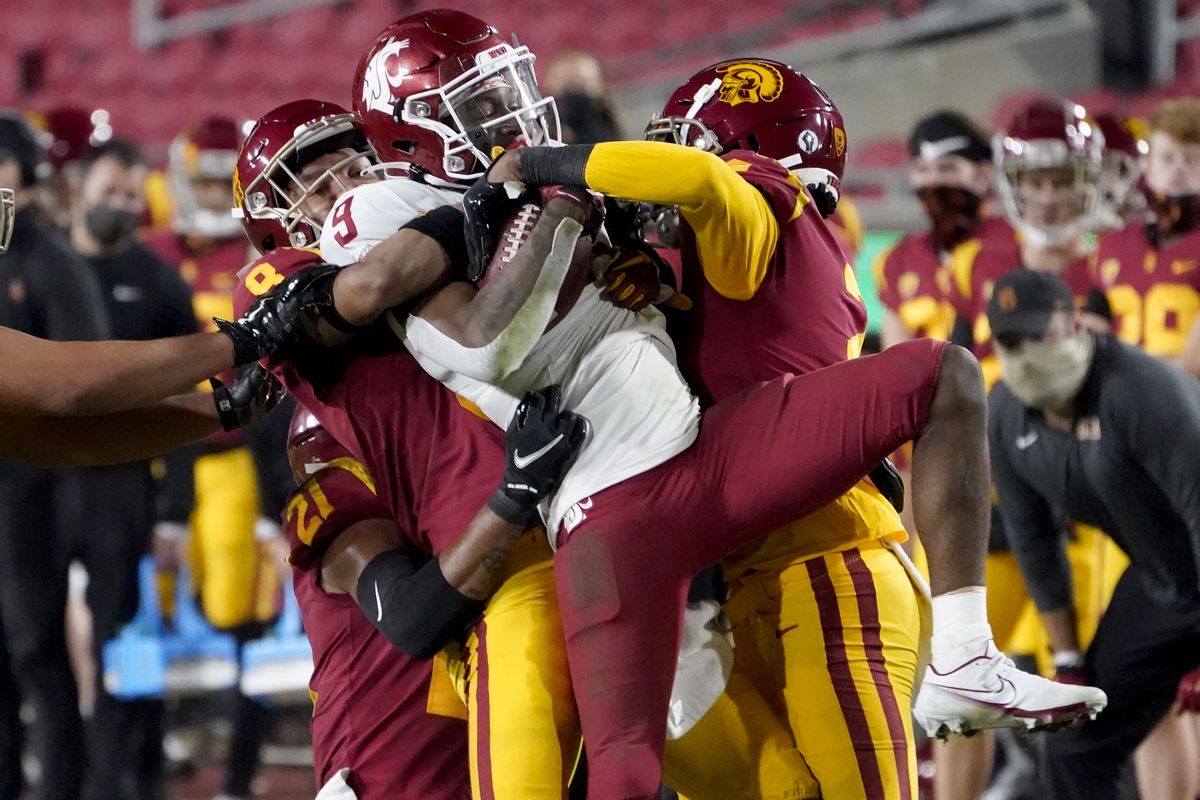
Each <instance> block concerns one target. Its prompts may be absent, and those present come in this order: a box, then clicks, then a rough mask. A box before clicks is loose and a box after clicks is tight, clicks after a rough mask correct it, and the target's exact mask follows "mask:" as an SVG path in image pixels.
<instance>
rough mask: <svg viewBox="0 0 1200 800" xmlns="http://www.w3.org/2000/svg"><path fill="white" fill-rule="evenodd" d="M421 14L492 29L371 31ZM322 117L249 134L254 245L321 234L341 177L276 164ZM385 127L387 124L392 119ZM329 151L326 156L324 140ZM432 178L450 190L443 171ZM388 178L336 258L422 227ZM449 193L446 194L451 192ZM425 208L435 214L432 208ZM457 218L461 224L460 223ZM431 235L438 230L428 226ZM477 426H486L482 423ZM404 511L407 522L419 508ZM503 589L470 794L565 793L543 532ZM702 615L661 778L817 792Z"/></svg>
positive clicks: (491, 611)
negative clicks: (297, 179) (312, 203)
mask: <svg viewBox="0 0 1200 800" xmlns="http://www.w3.org/2000/svg"><path fill="white" fill-rule="evenodd" d="M427 19H428V20H431V21H433V22H435V23H437V25H438V27H439V28H440V29H441V30H445V29H446V28H448V27H451V26H452V25H460V26H466V30H467V31H468V32H470V31H473V30H480V29H482V30H484V31H487V30H489V29H488V28H487V26H486V25H485V24H484V23H482V22H481V21H479V20H476V19H474V18H472V17H468V16H467V15H463V14H460V13H458V12H429V13H426V14H420V15H416V16H415V17H413V18H409V19H408V20H402V21H401V22H399V23H397V24H396V26H393V27H392V28H390V29H389V31H387V32H385V34H384V35H383V36H382V37H381V38H380V40H379V42H380V44H381V45H383V46H386V43H387V42H388V41H389V39H391V38H392V36H393V34H395V33H397V31H396V30H395V29H396V28H399V32H401V33H403V34H404V36H403V38H408V39H410V41H412V40H416V41H418V43H420V44H425V43H426V42H425V39H427V38H429V37H428V35H426V37H424V38H420V34H418V35H417V36H414V35H413V33H414V30H413V29H414V28H415V29H416V30H417V31H420V28H421V27H423V26H424V24H425V21H426V20H427ZM492 35H494V34H492ZM432 38H433V42H434V44H435V45H439V46H443V47H446V46H448V47H450V48H451V49H455V48H461V46H458V45H456V44H455V43H454V42H450V43H447V42H445V41H444V40H443V38H442V36H437V37H432ZM461 38H463V39H464V40H466V41H467V42H468V43H469V46H470V47H471V48H473V49H469V50H467V52H468V53H471V52H486V51H488V50H490V49H491V48H492V46H493V45H495V44H496V41H494V40H492V39H491V38H490V36H471V35H465V36H462V37H461ZM501 44H502V43H501ZM518 56H520V54H518ZM460 63H466V64H468V65H469V64H470V63H471V60H469V59H463V60H462V61H460ZM319 111H320V109H319V108H317V104H312V103H311V102H309V104H308V105H307V106H305V105H304V104H303V103H293V104H289V105H288V106H285V107H282V108H281V109H278V110H276V111H275V112H272V114H270V115H268V117H270V118H275V119H278V120H279V122H280V124H279V125H273V126H266V125H262V124H261V123H260V128H259V129H256V131H255V132H252V133H251V134H250V138H249V142H250V143H251V144H248V146H247V149H246V150H245V151H244V152H243V156H245V155H246V153H253V154H254V157H253V158H252V159H249V160H247V159H246V158H243V159H242V161H241V162H240V163H239V176H242V177H243V179H244V180H245V181H246V185H245V191H244V192H243V193H242V199H243V207H244V208H245V209H246V212H245V217H244V218H245V220H247V230H248V232H250V233H251V235H252V238H254V240H255V241H256V242H264V243H266V242H274V241H279V240H282V239H283V238H284V237H285V236H287V237H289V238H291V239H292V240H293V241H295V240H296V237H297V236H308V235H311V234H312V233H313V232H320V231H321V230H322V227H321V226H320V225H319V224H318V223H317V222H316V221H315V220H314V219H313V218H312V217H311V216H309V215H308V213H307V212H305V210H304V209H305V208H307V207H308V199H307V198H306V196H305V195H306V194H307V193H308V191H313V192H317V191H320V187H321V186H322V185H324V182H325V181H329V180H332V179H334V178H335V177H336V175H328V176H325V177H322V178H314V181H313V182H312V183H311V184H309V186H308V188H307V190H305V191H301V190H299V189H298V188H297V187H296V186H295V185H294V182H293V181H291V179H290V178H288V177H287V173H286V172H283V171H281V170H280V169H279V168H278V167H279V165H281V164H287V165H290V166H288V168H287V169H288V170H290V172H292V173H296V172H299V171H301V170H303V169H305V168H306V165H307V164H308V163H310V162H309V159H311V158H314V157H320V156H319V155H318V154H320V153H321V152H322V150H323V148H322V147H321V146H320V145H319V140H320V139H321V138H322V137H321V136H320V135H319V134H318V132H321V131H323V132H324V136H325V137H334V136H335V134H334V133H333V131H334V129H335V128H336V126H337V125H339V124H350V118H349V115H343V116H342V117H336V116H334V117H328V118H327V119H324V120H318V119H317V118H315V117H314V118H307V117H305V116H304V114H305V113H308V114H317V116H318V117H319V116H320V115H319V113H317V112H319ZM388 125H389V126H390V125H395V122H394V121H392V120H391V119H390V115H389V118H388ZM293 131H296V132H297V137H296V139H295V140H293V141H291V142H290V143H289V142H288V139H289V137H291V135H292V132H293ZM368 131H369V132H370V128H368ZM260 133H261V134H262V136H261V138H260ZM374 138H376V140H377V141H379V142H382V143H384V144H385V145H386V144H387V143H390V142H391V141H392V140H393V139H395V138H396V136H395V135H394V134H393V133H392V132H391V131H390V130H388V131H380V132H379V134H378V135H377V136H376V137H374ZM273 139H274V142H273V141H272V140H273ZM301 145H303V146H301ZM427 147H432V145H427ZM438 147H440V145H438ZM324 150H325V151H326V152H328V148H324ZM416 152H417V153H424V152H425V150H424V149H417V150H416ZM439 152H440V151H439ZM352 154H353V150H349V151H347V153H346V157H349V156H350V155H352ZM268 165H273V166H270V167H268ZM433 179H434V180H441V181H443V182H444V184H445V185H451V184H450V180H449V178H448V176H445V175H444V174H440V177H437V176H435V177H434V178H433ZM341 183H342V182H341V181H339V184H341ZM390 183H392V184H395V185H392V186H386V187H385V186H378V187H376V188H378V189H379V190H380V191H367V190H366V188H365V187H364V189H362V190H359V191H356V192H354V193H353V194H351V195H347V198H349V199H348V200H347V202H346V204H345V206H344V207H345V208H347V209H350V210H348V211H341V210H340V209H341V208H343V206H342V205H341V204H340V203H339V210H335V212H334V213H333V214H332V216H331V219H330V221H329V223H328V224H327V225H326V226H325V229H324V230H325V234H326V235H325V236H324V237H323V241H324V245H325V246H326V247H327V248H328V249H329V250H331V251H332V252H333V253H334V255H335V257H337V256H338V255H344V254H346V253H350V252H353V253H354V254H355V255H358V254H361V253H364V252H367V251H369V252H370V253H371V254H373V256H374V255H376V254H378V253H380V252H385V251H386V250H387V248H388V247H390V244H388V243H386V242H384V243H382V244H380V245H379V246H378V247H376V246H375V244H376V242H378V241H379V239H380V238H381V237H386V236H388V235H389V234H391V233H392V232H394V231H395V230H396V228H397V227H400V226H401V225H403V224H404V223H405V221H406V220H409V221H410V224H412V225H418V226H419V225H424V224H427V223H428V222H429V220H428V219H426V218H419V219H417V220H415V221H414V220H412V217H413V214H412V213H411V212H408V213H407V214H406V213H405V211H406V208H407V207H406V206H404V205H403V198H405V197H406V196H407V195H411V194H413V193H415V194H417V195H418V196H420V194H421V192H422V191H425V187H422V186H417V187H411V188H412V189H413V191H412V192H406V191H405V190H406V189H409V188H410V187H408V186H406V185H404V184H407V183H408V181H392V182H390ZM260 191H261V192H263V193H264V196H263V197H256V192H260ZM268 193H269V194H268ZM335 193H336V192H335ZM381 196H382V197H383V198H385V199H384V200H382V201H379V205H378V206H376V205H374V204H372V203H369V202H365V201H370V200H373V199H375V200H377V199H378V198H379V197H381ZM453 197H454V195H450V198H451V199H452V198H453ZM289 209H290V210H289ZM427 216H432V217H434V218H435V219H436V216H437V215H436V214H430V215H427ZM454 219H455V222H456V223H457V222H458V217H457V216H455V217H454ZM286 226H291V227H290V230H291V233H290V234H289V233H287V232H286V231H285V227H286ZM349 230H354V231H355V232H356V233H355V235H354V236H353V237H351V238H347V237H346V236H345V234H346V232H347V231H349ZM426 230H429V229H426ZM414 233H415V231H414V230H404V231H402V233H401V234H400V235H401V236H402V237H405V236H407V237H408V238H407V239H406V240H405V242H404V244H405V248H403V249H404V252H407V253H409V254H410V256H411V257H412V258H414V259H420V258H422V257H424V255H423V254H426V253H427V252H429V251H427V250H425V249H423V248H426V247H428V245H429V244H433V245H434V246H435V247H436V246H437V245H436V242H433V241H432V240H428V237H427V236H426V235H424V234H421V235H418V236H415V237H414ZM432 233H434V234H436V233H437V229H436V228H435V229H432ZM339 234H341V236H340V237H339ZM450 235H451V237H452V238H457V239H458V240H459V241H460V242H461V223H458V224H456V225H455V226H454V228H453V230H452V231H450ZM423 239H425V240H427V241H426V242H425V243H424V244H422V241H421V240H423ZM460 249H461V244H460ZM434 255H436V256H437V257H438V259H439V262H438V263H441V260H443V259H444V257H443V256H441V255H440V252H439V253H434ZM309 257H310V258H311V256H309ZM291 260H294V259H291ZM287 263H289V258H287V257H285V258H284V259H283V260H282V261H280V260H278V259H276V258H274V257H273V256H271V255H270V254H269V255H268V257H267V258H265V259H263V260H262V262H260V263H259V264H258V265H256V266H255V267H253V268H251V269H249V270H248V271H247V272H246V273H245V275H244V282H245V286H246V288H247V289H248V290H249V291H248V292H247V293H246V294H245V298H246V300H247V301H248V300H249V299H250V298H251V297H252V294H253V293H258V292H261V291H263V289H264V287H267V286H270V285H272V284H273V283H274V282H275V281H277V280H280V279H281V276H283V275H285V274H289V273H288V272H287V271H286V265H287ZM418 266H419V265H418ZM403 357H404V358H407V356H403ZM366 374H367V373H366V372H363V371H359V370H349V371H347V372H346V373H345V374H344V375H343V376H341V377H340V378H338V379H337V380H338V383H339V384H344V383H346V382H347V381H349V382H351V384H352V385H351V386H347V387H345V394H344V395H343V394H341V393H340V392H339V393H337V394H335V395H333V396H332V397H330V396H329V395H328V394H323V395H322V398H321V399H322V401H323V402H328V403H330V404H331V406H332V407H336V408H337V417H335V418H334V419H335V421H334V422H333V423H332V424H334V425H337V424H338V421H339V420H343V419H345V418H346V415H350V416H357V415H359V414H360V412H358V411H355V410H353V409H351V408H350V407H348V406H342V405H340V403H342V402H345V401H342V400H340V399H339V398H341V397H345V398H347V401H349V400H356V401H357V400H360V399H361V400H366V401H369V402H371V403H372V404H373V405H374V404H376V403H380V402H383V403H384V404H385V406H388V407H396V405H397V404H396V403H395V402H392V401H386V400H381V399H380V398H377V397H375V396H373V395H372V394H371V392H370V391H369V390H368V388H367V387H364V386H363V385H362V384H361V383H360V384H354V383H353V382H354V381H355V380H356V379H357V378H359V377H360V376H365V375H366ZM283 375H284V377H285V379H287V380H299V379H302V378H304V377H306V376H301V375H296V374H295V373H286V372H285V373H283ZM417 375H418V376H419V377H418V378H417V380H418V381H421V380H423V381H430V379H429V378H428V377H427V376H425V375H424V373H420V372H418V373H417ZM297 391H298V393H300V394H301V395H302V396H303V393H304V392H306V391H311V389H308V388H306V386H305V385H301V386H299V387H298V389H297ZM322 408H323V409H324V413H326V414H329V413H334V410H333V408H327V409H326V408H325V407H324V406H322ZM319 413H320V412H319ZM459 413H460V414H461V413H462V412H461V411H460V412H459ZM411 414H412V411H411V410H409V411H406V415H408V416H411ZM449 419H451V420H453V419H457V417H456V416H452V417H450V418H449ZM467 419H468V420H470V419H471V417H469V416H468V417H467ZM386 424H388V425H390V426H391V427H389V428H387V432H386V436H384V437H379V436H376V437H374V439H373V441H374V440H379V441H389V440H392V441H395V440H398V441H404V440H405V439H406V437H408V436H411V435H413V434H412V433H411V432H410V431H417V430H422V426H421V425H420V423H419V422H414V423H413V425H412V426H411V427H403V428H397V427H395V425H396V422H395V420H393V419H392V418H390V417H389V418H387V420H386ZM437 424H440V423H438V422H436V421H429V422H428V423H427V424H426V425H425V428H429V427H432V426H434V425H437ZM475 424H476V425H480V426H483V425H485V423H482V422H481V421H478V420H476V421H475ZM343 435H347V436H349V435H353V434H346V433H343ZM388 452H390V451H372V452H369V453H368V454H367V456H366V459H367V463H368V464H374V463H377V462H375V461H373V460H372V459H373V458H376V459H386V458H389V457H390V456H389V455H388ZM415 463H417V464H420V465H421V466H420V467H416V466H414V467H412V469H414V470H415V469H427V466H426V464H425V462H424V461H419V462H415ZM469 466H470V465H468V464H457V463H455V464H454V465H453V467H449V466H447V467H446V469H447V470H448V471H446V472H445V473H444V474H442V473H439V475H438V480H439V485H440V483H441V482H453V481H452V479H454V478H455V476H456V475H457V476H458V481H459V482H462V481H464V480H467V479H468V476H467V475H466V474H463V472H462V471H463V470H465V469H467V468H468V467H469ZM381 469H383V468H381ZM384 474H391V470H390V469H388V471H387V472H385V473H384ZM472 474H473V473H472ZM470 480H472V481H473V480H474V477H470ZM433 507H435V505H434V502H433V501H428V502H426V501H422V502H421V503H419V504H418V508H433ZM404 513H405V514H406V515H407V516H408V517H411V515H412V513H414V512H412V511H406V512H404ZM425 546H427V547H432V548H442V547H445V546H446V543H445V542H441V541H434V542H433V543H432V544H430V543H425ZM432 552H434V553H437V552H439V549H432ZM498 587H499V588H498V589H497V591H496V592H495V594H494V595H493V596H491V597H490V598H489V599H488V602H487V605H486V606H485V607H484V610H483V617H482V622H481V623H480V624H479V625H478V626H476V628H475V631H474V633H473V635H472V636H471V638H470V641H469V663H470V670H469V671H468V675H469V679H468V681H467V688H468V699H469V707H470V714H469V719H470V721H471V748H470V753H471V774H472V787H473V790H474V792H475V794H476V796H493V797H500V798H504V797H514V798H515V797H521V798H528V797H548V798H549V797H560V796H561V795H562V793H563V792H564V791H565V787H566V781H567V779H568V778H569V777H570V773H571V770H572V767H573V764H574V753H576V752H577V750H578V735H579V734H578V719H577V715H576V711H575V702H574V698H573V696H572V692H571V684H570V681H569V679H567V676H566V671H565V668H564V667H565V659H566V655H565V650H564V646H563V641H562V630H561V622H560V620H559V616H558V606H557V600H556V598H555V589H554V584H553V577H552V568H551V561H550V551H549V549H548V547H547V546H546V542H545V539H544V537H541V536H539V537H538V538H537V539H534V538H533V537H523V539H522V541H521V543H520V544H519V545H518V547H517V548H516V552H515V553H514V554H513V555H512V556H511V557H510V558H509V563H508V565H507V566H506V571H505V573H504V575H503V576H502V578H501V579H500V580H499V581H498ZM709 616H711V615H709ZM706 621H707V618H703V619H696V617H695V615H690V616H689V622H690V623H692V624H690V625H689V627H688V633H689V639H688V642H689V645H690V646H689V647H688V648H686V650H687V652H686V654H685V655H683V656H681V659H680V670H681V674H682V675H683V676H684V677H683V678H682V679H681V680H680V684H681V685H682V686H683V687H685V688H684V689H681V690H680V692H679V697H678V698H677V699H678V703H677V704H676V705H674V706H673V707H674V708H675V710H676V712H679V713H673V714H672V732H673V736H674V737H676V739H675V741H673V742H672V743H671V746H670V747H669V748H668V756H667V765H666V768H667V775H668V780H669V782H670V783H671V784H672V785H675V786H678V787H679V788H680V789H681V790H684V791H685V792H686V793H687V794H688V796H690V797H693V798H703V797H745V798H755V797H764V796H778V795H786V796H795V797H799V798H803V797H811V796H815V795H816V792H817V788H816V784H815V781H814V780H813V779H812V776H811V773H809V771H808V769H807V767H806V765H805V764H804V762H803V759H802V758H801V757H800V756H799V754H798V753H797V751H796V750H795V747H794V746H793V744H792V742H791V740H790V737H789V736H788V734H787V732H786V731H785V730H784V729H783V728H782V727H781V726H778V725H774V724H769V723H770V722H771V719H772V718H771V715H770V713H769V711H768V710H767V709H766V707H765V703H764V702H763V701H762V700H761V698H758V697H757V694H756V692H755V690H754V689H753V687H752V686H750V684H749V682H748V681H747V679H746V678H745V677H744V676H741V675H740V674H739V673H738V672H736V671H734V672H732V674H728V676H727V677H728V681H727V682H726V680H725V679H726V672H728V663H727V662H726V663H724V664H723V665H722V664H718V665H717V669H716V677H717V680H713V679H712V678H711V677H708V676H710V675H711V674H712V671H713V670H712V669H711V667H712V666H713V665H712V663H711V659H714V658H716V659H720V658H721V652H720V648H717V647H715V646H714V644H713V643H714V641H723V640H722V639H721V637H719V636H716V635H714V634H713V633H712V632H711V631H709V630H707V629H706V628H705V627H704V625H703V623H704V622H706ZM697 623H699V624H697ZM508 653H519V654H522V655H521V657H508V656H506V655H505V654H508ZM730 660H731V659H730ZM722 666H724V667H725V669H724V670H723V669H722V668H721V667H722ZM697 672H699V673H700V680H696V679H695V677H694V676H695V673H697ZM722 690H724V691H722ZM685 709H686V710H685ZM764 722H766V723H768V724H764ZM717 741H721V742H723V743H724V744H723V747H721V748H717V747H715V746H714V745H713V744H711V743H713V742H717Z"/></svg>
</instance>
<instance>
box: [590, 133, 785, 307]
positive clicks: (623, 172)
mask: <svg viewBox="0 0 1200 800" xmlns="http://www.w3.org/2000/svg"><path fill="white" fill-rule="evenodd" d="M584 177H585V179H586V180H587V184H588V188H590V189H593V190H594V191H597V192H601V193H602V194H607V195H612V196H614V197H621V198H625V199H628V200H640V201H645V202H649V203H659V204H662V205H676V206H679V211H680V213H681V214H682V215H683V218H684V219H686V220H687V222H688V225H690V226H691V228H692V230H693V232H694V233H695V234H696V253H697V256H698V257H699V258H700V265H701V267H703V269H704V275H705V277H706V278H707V279H708V282H709V283H710V284H711V285H712V287H713V288H714V289H716V290H717V292H719V293H720V294H721V295H723V296H725V297H728V298H730V299H733V300H749V299H750V298H751V297H753V296H754V293H755V292H757V291H758V287H759V286H761V285H762V282H763V279H764V278H765V277H766V274H767V266H768V264H769V263H770V261H771V257H772V256H773V255H774V253H775V244H776V242H777V241H778V240H779V223H778V222H777V221H776V219H775V215H774V214H773V213H772V211H771V206H770V204H769V203H768V202H767V199H766V198H765V197H764V196H763V195H762V193H761V192H759V191H758V189H756V188H755V187H754V186H753V185H752V184H750V183H749V182H747V181H746V180H745V179H743V178H742V177H741V176H740V175H739V174H738V173H737V171H736V170H735V169H734V168H733V166H731V165H730V164H727V163H726V162H724V161H722V160H721V159H719V158H717V157H716V156H714V155H712V154H711V153H705V152H704V151H702V150H697V149H696V148H694V147H683V146H681V145H675V144H668V143H665V142H607V143H604V144H598V145H596V146H595V147H594V148H593V150H592V154H591V157H590V158H588V162H587V170H586V172H585V173H584Z"/></svg>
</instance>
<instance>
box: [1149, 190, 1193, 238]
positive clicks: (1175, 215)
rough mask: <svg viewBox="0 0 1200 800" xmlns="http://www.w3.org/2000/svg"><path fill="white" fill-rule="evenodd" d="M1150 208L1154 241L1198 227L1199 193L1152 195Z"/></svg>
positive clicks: (1180, 234)
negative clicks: (1152, 217)
mask: <svg viewBox="0 0 1200 800" xmlns="http://www.w3.org/2000/svg"><path fill="white" fill-rule="evenodd" d="M1150 208H1151V210H1152V211H1153V212H1154V225H1153V231H1154V235H1155V237H1156V239H1155V240H1156V241H1162V240H1164V239H1169V238H1171V237H1172V236H1182V235H1183V234H1185V233H1187V232H1188V231H1192V230H1195V229H1196V228H1200V195H1194V194H1181V195H1174V196H1167V195H1154V196H1153V197H1151V199H1150Z"/></svg>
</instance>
